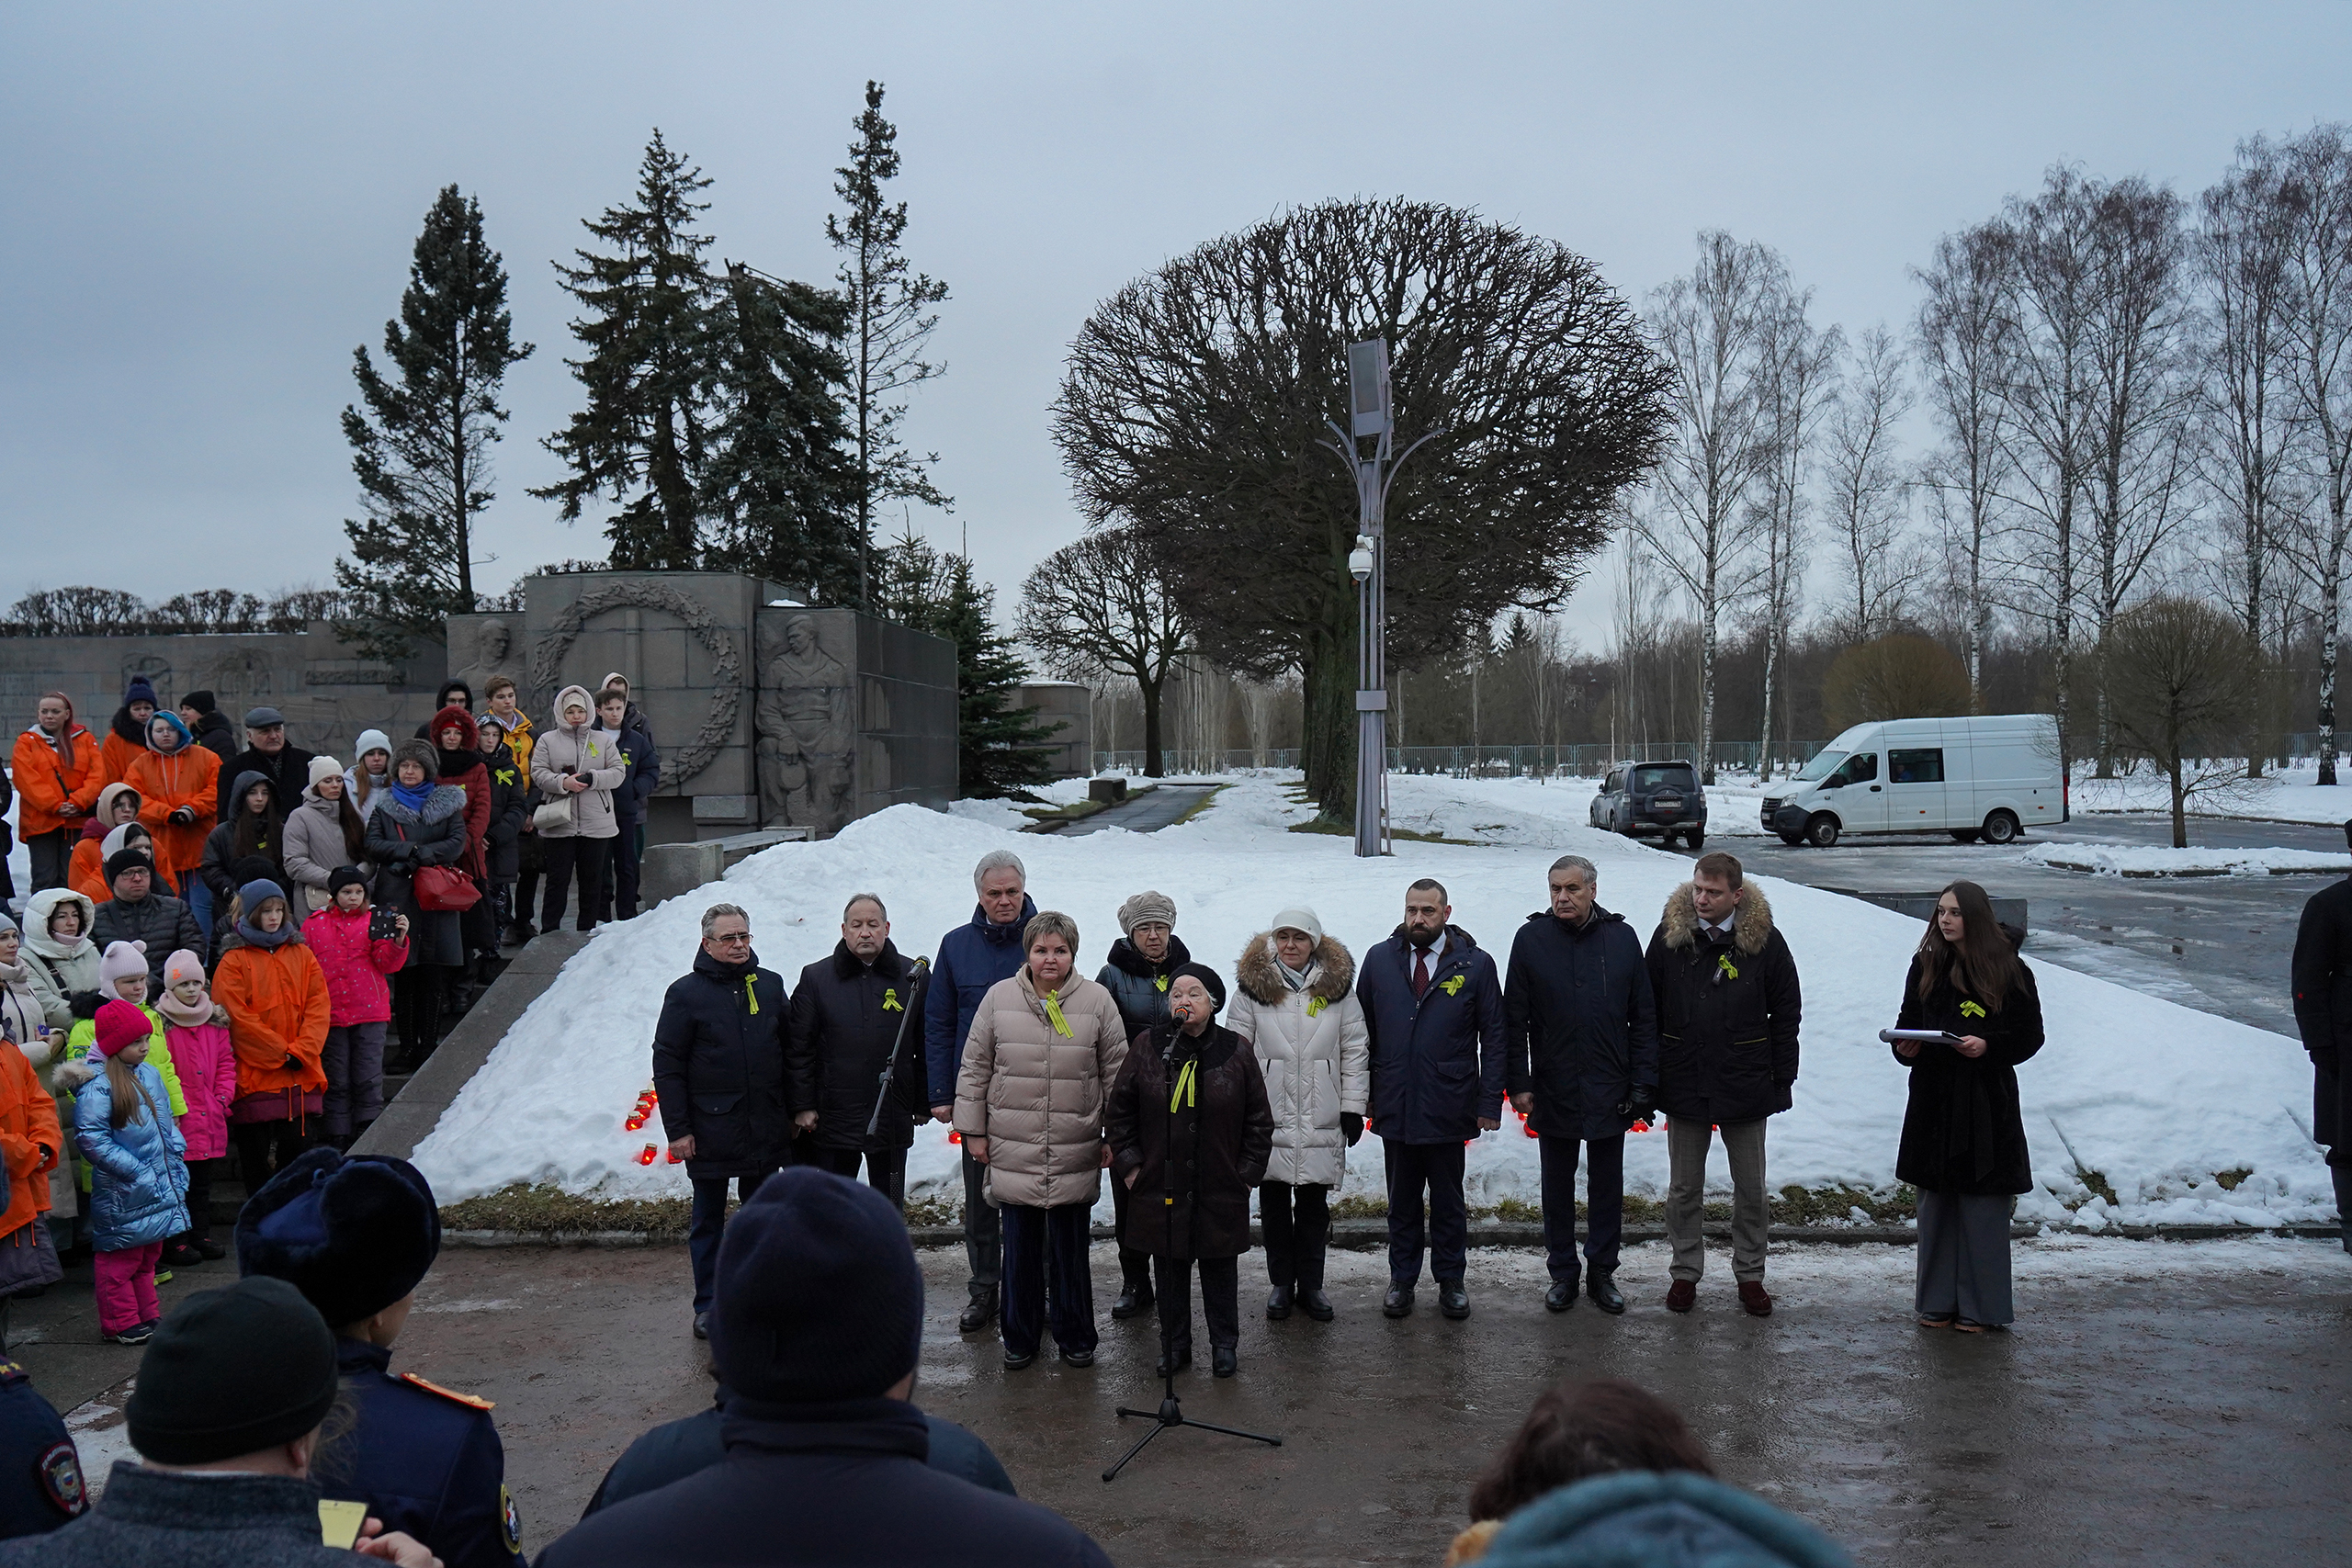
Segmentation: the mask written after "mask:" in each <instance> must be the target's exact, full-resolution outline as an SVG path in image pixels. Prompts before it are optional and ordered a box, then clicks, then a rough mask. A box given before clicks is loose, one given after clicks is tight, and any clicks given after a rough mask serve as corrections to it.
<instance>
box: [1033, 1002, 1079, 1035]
mask: <svg viewBox="0 0 2352 1568" xmlns="http://www.w3.org/2000/svg"><path fill="white" fill-rule="evenodd" d="M1042 996H1043V998H1044V1000H1045V1003H1046V1021H1047V1022H1049V1023H1051V1024H1052V1025H1053V1026H1054V1032H1055V1033H1057V1034H1067V1035H1069V1036H1070V1037H1071V1038H1073V1039H1075V1038H1076V1037H1077V1034H1078V1032H1077V1031H1076V1030H1074V1029H1072V1028H1071V1027H1070V1026H1069V1020H1068V1019H1066V1018H1064V1017H1063V1016H1062V1004H1061V993H1060V992H1058V991H1046V992H1044V993H1042Z"/></svg>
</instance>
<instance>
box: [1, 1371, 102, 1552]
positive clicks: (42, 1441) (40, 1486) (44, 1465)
mask: <svg viewBox="0 0 2352 1568" xmlns="http://www.w3.org/2000/svg"><path fill="white" fill-rule="evenodd" d="M89 1511H90V1492H89V1488H88V1486H87V1485H86V1484H85V1482H84V1477H83V1474H82V1456H81V1454H80V1452H79V1451H78V1450H76V1449H75V1448H74V1434H73V1433H71V1432H69V1431H67V1430H66V1429H65V1419H64V1417H63V1416H60V1415H58V1413H57V1407H56V1406H55V1405H53V1404H50V1402H49V1401H48V1400H46V1399H43V1398H42V1397H41V1396H40V1390H39V1389H36V1388H35V1387H33V1380H32V1374H31V1373H30V1372H28V1371H25V1369H24V1368H23V1367H22V1366H20V1365H18V1364H17V1362H15V1361H11V1360H8V1359H5V1358H0V1540H9V1539H11V1538H13V1537H16V1536H20V1535H47V1534H48V1533H49V1532H50V1531H51V1530H53V1529H62V1527H63V1526H64V1525H66V1524H67V1523H68V1522H70V1521H72V1520H74V1519H78V1518H80V1517H82V1516H83V1515H84V1514H85V1513H88V1512H89Z"/></svg>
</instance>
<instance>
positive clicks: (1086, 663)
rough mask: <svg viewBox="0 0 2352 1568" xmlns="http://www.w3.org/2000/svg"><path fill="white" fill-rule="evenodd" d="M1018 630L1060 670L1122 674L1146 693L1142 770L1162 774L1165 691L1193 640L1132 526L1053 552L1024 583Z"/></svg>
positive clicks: (1079, 674)
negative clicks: (1161, 744)
mask: <svg viewBox="0 0 2352 1568" xmlns="http://www.w3.org/2000/svg"><path fill="white" fill-rule="evenodd" d="M1019 625H1020V633H1021V638H1022V640H1023V641H1024V642H1026V643H1027V644H1028V645H1029V646H1030V647H1031V648H1034V649H1036V650H1037V653H1038V656H1039V657H1040V658H1042V659H1043V660H1045V661H1046V667H1047V668H1048V669H1051V670H1052V671H1054V672H1055V673H1056V674H1058V675H1061V676H1064V677H1066V678H1074V679H1078V680H1089V679H1095V678H1100V677H1103V676H1124V677H1125V678H1126V679H1128V680H1131V681H1133V682H1135V683H1136V692H1137V694H1139V695H1140V696H1141V697H1142V700H1143V771H1144V773H1146V774H1147V775H1148V776H1149V777H1151V778H1155V779H1156V778H1159V777H1161V776H1163V773H1164V765H1163V760H1162V757H1161V754H1160V692H1161V689H1162V688H1163V687H1164V686H1165V685H1166V684H1167V682H1168V675H1169V671H1170V669H1171V668H1172V666H1173V665H1174V663H1175V661H1176V660H1177V659H1178V658H1179V657H1180V656H1182V654H1183V652H1184V651H1185V648H1186V645H1187V641H1188V639H1187V637H1186V633H1185V627H1184V618H1183V615H1182V614H1181V613H1180V611H1179V610H1178V607H1177V599H1176V596H1175V595H1174V594H1173V593H1170V592H1169V591H1168V585H1167V583H1166V582H1165V581H1163V580H1162V578H1161V576H1160V574H1159V570H1158V569H1157V568H1155V567H1154V566H1152V565H1151V563H1150V562H1149V561H1148V559H1147V558H1145V556H1144V553H1143V551H1142V550H1141V549H1139V548H1137V547H1136V537H1135V534H1134V532H1133V530H1131V529H1127V528H1108V529H1104V530H1103V531H1102V532H1100V533H1095V534H1089V535H1088V536H1085V537H1084V538H1082V539H1080V540H1079V541H1078V542H1077V543H1076V544H1074V545H1069V546H1065V547H1063V548H1061V549H1058V550H1056V551H1055V552H1054V553H1053V554H1052V555H1050V556H1047V557H1046V558H1045V560H1044V561H1042V562H1041V563H1039V565H1038V567H1037V569H1036V570H1035V571H1033V572H1031V573H1030V574H1029V578H1028V581H1025V582H1023V584H1022V585H1021V613H1020V622H1019Z"/></svg>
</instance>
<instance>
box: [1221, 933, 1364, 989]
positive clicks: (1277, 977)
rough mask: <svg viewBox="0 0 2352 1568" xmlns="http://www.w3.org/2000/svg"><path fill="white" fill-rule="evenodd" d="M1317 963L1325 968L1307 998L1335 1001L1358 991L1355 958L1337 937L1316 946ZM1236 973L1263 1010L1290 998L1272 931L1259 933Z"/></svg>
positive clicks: (1243, 950) (1236, 966)
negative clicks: (1356, 988)
mask: <svg viewBox="0 0 2352 1568" xmlns="http://www.w3.org/2000/svg"><path fill="white" fill-rule="evenodd" d="M1315 962H1316V963H1317V964H1321V965H1322V966H1323V973H1321V974H1320V975H1317V976H1315V980H1314V983H1313V984H1311V985H1309V986H1308V987H1306V994H1307V995H1308V996H1310V997H1321V998H1323V999H1324V1000H1325V1001H1327V1002H1336V1001H1338V1000H1339V999H1340V998H1341V997H1344V996H1346V995H1347V994H1348V993H1349V992H1350V991H1351V990H1353V989H1354V988H1355V983H1356V961H1355V956H1354V954H1352V953H1349V951H1348V950H1347V949H1346V948H1344V947H1342V946H1340V939H1339V938H1338V937H1335V936H1327V937H1325V938H1324V939H1323V940H1322V941H1321V942H1317V943H1316V944H1315ZM1233 973H1234V978H1236V979H1238V980H1239V981H1240V982H1241V988H1242V989H1243V990H1245V991H1247V992H1249V993H1250V1000H1251V1001H1253V1002H1256V1003H1258V1004H1259V1005H1261V1006H1262V1007H1277V1006H1279V1005H1281V1003H1282V1000H1283V998H1284V997H1287V996H1289V995H1290V987H1289V986H1287V985H1285V984H1284V983H1283V976H1282V960H1280V959H1278V958H1276V957H1275V956H1274V933H1273V932H1272V931H1260V932H1259V933H1258V934H1257V935H1256V936H1253V937H1251V938H1250V945H1249V946H1247V947H1245V948H1243V949H1242V950H1241V962H1240V963H1238V964H1236V965H1234V971H1233Z"/></svg>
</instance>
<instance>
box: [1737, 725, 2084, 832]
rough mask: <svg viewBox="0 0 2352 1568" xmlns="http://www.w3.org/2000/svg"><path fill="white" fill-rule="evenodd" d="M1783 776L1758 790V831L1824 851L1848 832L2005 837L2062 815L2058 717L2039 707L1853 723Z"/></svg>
mask: <svg viewBox="0 0 2352 1568" xmlns="http://www.w3.org/2000/svg"><path fill="white" fill-rule="evenodd" d="M1790 784H1791V788H1790V791H1789V793H1788V794H1786V795H1768V796H1767V797H1766V798H1765V801H1764V830H1765V831H1766V832H1768V833H1778V834H1780V835H1781V840H1782V841H1783V842H1785V843H1791V844H1801V843H1802V844H1813V845H1815V846H1816V847H1818V848H1821V849H1825V850H1826V849H1827V848H1828V847H1829V846H1830V845H1832V844H1834V843H1836V842H1837V841H1838V838H1839V836H1840V835H1841V834H1846V833H1924V832H1949V833H1951V836H1952V837H1953V838H1955V839H1957V840H1960V841H1961V842H1962V843H1963V844H1973V843H1974V842H1975V841H1976V840H1978V839H1980V838H1982V839H1983V840H1985V842H1986V843H1992V844H2006V843H2007V842H2008V841H2009V840H2012V839H2014V838H2016V837H2017V836H2018V832H2019V831H2020V830H2022V829H2027V828H2038V827H2045V826H2048V825H2050V824H2052V823H2057V822H2064V821H2065V820H2066V819H2067V815H2068V811H2067V805H2068V803H2067V799H2066V781H2065V773H2064V769H2062V768H2061V767H2060V766H2059V765H2058V721H2057V720H2056V719H2055V718H2052V716H2050V715H2048V714H2041V713H2012V714H1998V715H1992V716H1986V717H1983V718H1893V719H1887V720H1884V721H1883V722H1881V723H1877V724H1858V725H1856V726H1854V728H1851V729H1849V730H1848V731H1846V733H1844V734H1843V735H1840V736H1839V737H1838V739H1835V740H1832V741H1831V742H1830V743H1829V744H1828V745H1826V746H1825V747H1823V748H1822V749H1821V750H1819V751H1818V752H1816V753H1815V755H1814V758H1813V760H1812V761H1809V762H1807V763H1806V764H1805V765H1804V768H1803V769H1801V770H1800V771H1799V772H1798V773H1797V775H1796V777H1795V778H1794V779H1792V780H1791V781H1790Z"/></svg>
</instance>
